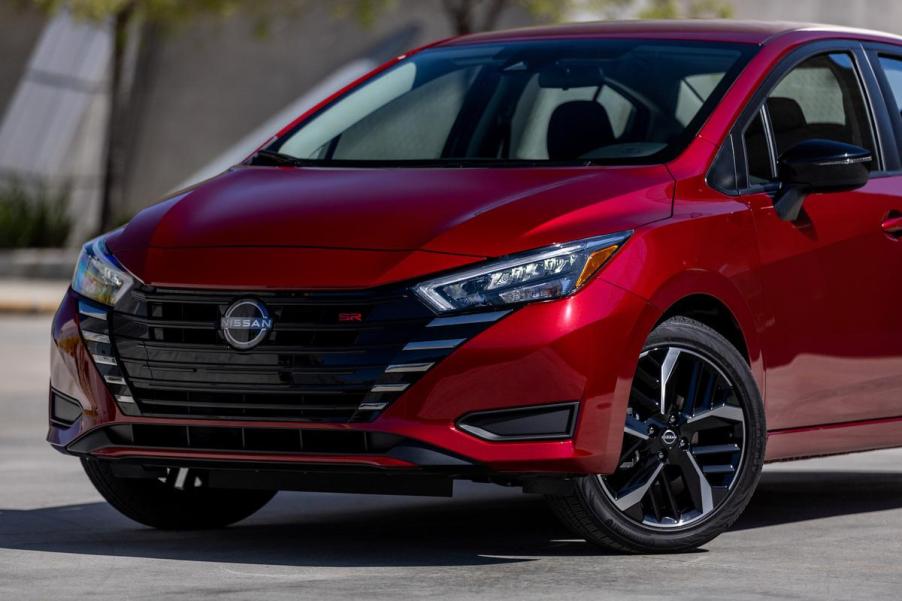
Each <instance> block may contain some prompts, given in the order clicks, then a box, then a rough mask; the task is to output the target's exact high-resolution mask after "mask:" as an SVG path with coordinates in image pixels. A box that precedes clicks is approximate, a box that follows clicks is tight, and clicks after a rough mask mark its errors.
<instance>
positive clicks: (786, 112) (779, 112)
mask: <svg viewBox="0 0 902 601" xmlns="http://www.w3.org/2000/svg"><path fill="white" fill-rule="evenodd" d="M767 110H768V111H770V120H771V122H772V123H773V126H774V131H775V132H777V133H782V132H787V131H793V130H796V129H802V128H803V127H806V126H807V125H808V122H807V121H806V120H805V113H804V112H803V111H802V106H801V105H800V104H799V103H798V102H796V101H795V100H793V99H792V98H780V97H773V98H768V99H767Z"/></svg>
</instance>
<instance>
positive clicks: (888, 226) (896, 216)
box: [880, 211, 902, 239]
mask: <svg viewBox="0 0 902 601" xmlns="http://www.w3.org/2000/svg"><path fill="white" fill-rule="evenodd" d="M880 227H882V228H883V231H884V232H885V233H886V235H887V236H890V237H892V238H895V239H898V238H900V237H902V212H899V211H891V212H890V214H889V215H887V216H886V219H884V220H883V224H882V225H881V226H880Z"/></svg>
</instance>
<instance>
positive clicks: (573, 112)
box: [547, 100, 614, 161]
mask: <svg viewBox="0 0 902 601" xmlns="http://www.w3.org/2000/svg"><path fill="white" fill-rule="evenodd" d="M613 141H614V129H613V128H612V127H611V120H610V119H609V118H608V112H607V111H606V110H605V108H604V107H603V106H601V105H600V104H598V103H597V102H595V101H594V100H572V101H570V102H565V103H564V104H562V105H560V106H559V107H557V108H556V109H555V110H554V112H553V113H552V114H551V120H550V121H549V122H548V142H547V143H548V158H549V159H551V160H552V161H567V160H573V159H578V158H580V157H581V156H583V155H584V154H586V153H587V152H590V151H592V150H595V149H596V148H599V147H601V146H605V145H607V144H610V143H611V142H613Z"/></svg>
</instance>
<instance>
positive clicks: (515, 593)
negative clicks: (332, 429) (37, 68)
mask: <svg viewBox="0 0 902 601" xmlns="http://www.w3.org/2000/svg"><path fill="white" fill-rule="evenodd" d="M49 327H50V319H49V317H48V316H3V317H0V600H2V601H27V600H36V601H45V600H48V599H78V600H82V599H91V600H92V601H93V600H106V599H110V600H116V601H124V600H131V599H134V600H143V599H148V600H150V599H153V600H155V601H156V600H159V599H185V600H191V601H195V600H203V599H216V600H217V601H232V600H246V599H253V600H255V601H267V600H269V599H292V600H296V599H317V600H331V599H355V600H357V601H364V600H367V601H368V600H370V599H392V600H397V599H411V598H429V599H480V600H494V599H518V600H520V599H555V600H560V599H566V600H567V601H576V600H580V599H587V600H588V599H591V600H592V601H606V600H609V599H610V600H618V601H621V600H634V599H635V600H639V599H655V600H662V599H666V600H668V601H674V600H683V599H685V600H687V601H688V600H692V601H697V600H702V599H718V600H722V599H728V600H743V599H793V600H796V599H812V600H815V599H816V600H817V601H825V600H833V599H841V600H843V601H848V600H857V599H866V600H882V599H887V600H890V599H892V600H897V599H900V598H902V536H900V534H902V451H897V450H893V451H882V452H877V453H868V454H861V455H854V456H847V457H838V458H830V459H821V460H816V461H806V462H798V463H787V464H779V465H775V466H769V467H768V469H767V471H766V473H765V475H764V477H763V480H762V483H761V486H760V488H759V491H758V493H757V494H756V496H755V497H754V499H753V500H752V503H751V506H750V507H749V509H748V510H747V512H746V514H745V515H744V516H743V517H742V518H741V519H740V521H739V522H738V523H737V524H736V525H735V526H734V527H733V529H732V530H731V531H730V532H728V533H726V534H724V535H723V536H721V537H719V538H718V539H717V540H715V541H714V542H712V543H711V544H709V545H708V546H707V547H706V548H704V549H703V550H700V551H698V552H694V553H687V554H682V555H670V556H622V555H615V554H607V553H605V552H603V551H600V550H598V549H596V548H594V547H592V546H590V545H588V544H586V543H585V542H584V541H582V540H579V539H576V538H574V537H573V535H571V534H569V533H568V532H567V531H566V530H564V529H563V528H561V527H560V526H559V525H557V524H556V522H555V521H554V518H553V517H552V516H551V514H550V513H549V511H548V510H547V509H546V507H545V505H544V503H543V501H542V499H541V498H538V497H534V496H527V495H523V494H521V493H519V492H518V491H516V490H512V489H504V488H501V487H495V486H490V485H475V484H462V485H460V486H458V487H457V488H456V495H455V497H454V498H453V499H422V498H402V497H398V498H394V497H387V496H351V495H332V494H309V493H280V494H279V495H277V496H276V498H275V499H274V500H273V501H272V503H270V505H268V506H267V507H266V508H265V509H263V510H262V511H261V512H260V513H258V514H257V515H255V516H253V517H252V518H250V519H248V520H246V521H244V522H242V523H240V524H238V525H236V526H233V527H231V528H228V529H225V530H221V531H207V532H188V533H173V532H158V531H154V530H150V529H147V528H144V527H142V526H139V525H138V524H136V523H134V522H131V521H129V520H128V519H126V518H124V517H121V516H120V515H119V514H117V513H116V512H115V511H114V510H113V509H111V508H110V507H109V506H107V505H106V504H105V503H104V502H103V500H102V499H101V498H100V496H99V495H98V494H97V493H96V492H95V491H94V490H93V488H92V487H91V485H90V484H89V483H88V481H87V478H86V477H85V476H84V475H83V474H82V472H81V468H80V466H79V464H78V462H77V461H76V460H75V459H73V458H70V457H65V456H63V455H60V454H58V453H56V452H55V451H53V450H52V449H51V448H50V447H49V446H47V444H46V443H45V442H44V436H45V433H46V422H45V412H46V388H47V380H48V365H47V363H48V359H47V357H48V344H49V342H48V337H49Z"/></svg>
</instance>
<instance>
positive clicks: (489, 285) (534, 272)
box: [414, 231, 632, 313]
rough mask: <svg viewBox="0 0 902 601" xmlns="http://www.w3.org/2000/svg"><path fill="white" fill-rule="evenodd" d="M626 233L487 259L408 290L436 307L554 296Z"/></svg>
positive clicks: (583, 276) (592, 270)
mask: <svg viewBox="0 0 902 601" xmlns="http://www.w3.org/2000/svg"><path fill="white" fill-rule="evenodd" d="M631 234H632V231H626V232H619V233H616V234H609V235H607V236H599V237H597V238H587V239H585V240H577V241H575V242H569V243H566V244H556V245H553V246H549V247H546V248H541V249H538V250H534V251H530V252H526V253H523V254H519V255H514V256H511V257H508V258H504V259H500V260H497V261H491V262H488V263H486V264H484V265H481V266H479V267H476V268H472V269H467V270H464V271H460V272H457V273H454V274H451V275H448V276H444V277H441V278H436V279H434V280H429V281H427V282H423V283H422V284H419V285H417V286H415V287H414V292H415V293H416V295H417V296H419V297H420V299H422V300H423V301H424V302H425V303H426V304H427V305H429V306H430V307H431V308H432V309H433V310H434V311H436V312H438V313H449V312H453V311H466V310H473V309H482V308H492V307H504V306H507V305H515V304H521V303H527V302H533V301H540V300H549V299H554V298H560V297H562V296H567V295H568V294H571V293H573V292H575V291H576V290H578V289H579V288H580V287H582V286H583V285H584V284H585V283H586V282H588V281H589V280H590V279H591V278H592V276H593V275H595V274H596V273H597V272H598V270H599V269H601V267H602V266H603V265H604V264H605V263H606V262H607V261H608V260H609V259H610V258H611V257H612V256H613V255H614V253H615V252H617V250H618V249H619V248H620V247H621V246H622V245H623V243H624V242H626V240H627V239H628V238H629V237H630V235H631Z"/></svg>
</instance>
